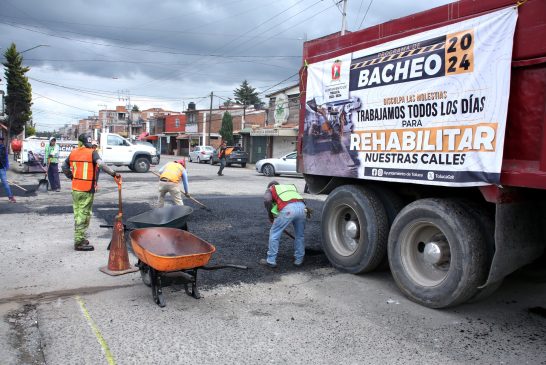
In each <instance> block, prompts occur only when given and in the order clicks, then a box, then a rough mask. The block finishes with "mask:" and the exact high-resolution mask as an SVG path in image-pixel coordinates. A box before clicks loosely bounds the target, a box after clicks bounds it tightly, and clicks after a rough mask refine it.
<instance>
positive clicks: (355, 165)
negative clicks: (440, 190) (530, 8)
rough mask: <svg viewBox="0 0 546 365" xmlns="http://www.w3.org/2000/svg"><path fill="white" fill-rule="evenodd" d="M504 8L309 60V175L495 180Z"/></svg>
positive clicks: (508, 37)
mask: <svg viewBox="0 0 546 365" xmlns="http://www.w3.org/2000/svg"><path fill="white" fill-rule="evenodd" d="M516 20H517V10H516V9H515V8H513V7H511V8H506V9H503V10H499V11H496V12H493V13H489V14H486V15H483V16H480V17H476V18H472V19H469V20H465V21H462V22H458V23H455V24H451V25H448V26H445V27H442V28H437V29H434V30H430V31H426V32H422V33H419V34H416V35H413V36H410V37H406V38H402V39H398V40H395V41H392V42H388V43H384V44H381V45H377V46H374V47H371V48H367V49H363V50H359V51H356V52H353V53H350V54H345V55H343V56H340V57H335V58H332V59H329V60H326V61H321V62H317V63H312V64H310V65H309V66H308V72H307V89H306V112H305V124H304V137H303V155H304V158H303V163H304V165H303V167H304V172H305V173H308V174H317V175H329V176H347V177H358V178H366V179H374V180H385V181H398V182H411V183H420V184H430V185H449V186H477V185H487V184H498V183H499V181H500V172H501V165H502V155H503V146H504V134H505V129H506V115H507V109H508V96H509V92H510V65H511V60H512V46H513V39H514V30H515V26H516Z"/></svg>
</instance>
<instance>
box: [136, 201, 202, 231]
mask: <svg viewBox="0 0 546 365" xmlns="http://www.w3.org/2000/svg"><path fill="white" fill-rule="evenodd" d="M192 212H193V209H192V208H191V207H188V206H186V205H173V206H169V207H165V208H155V209H151V210H148V211H146V212H144V213H141V214H139V215H135V216H134V217H131V218H129V219H127V226H128V227H129V228H146V227H171V228H180V229H184V230H187V219H188V217H189V216H190V214H191V213H192Z"/></svg>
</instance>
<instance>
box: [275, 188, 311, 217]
mask: <svg viewBox="0 0 546 365" xmlns="http://www.w3.org/2000/svg"><path fill="white" fill-rule="evenodd" d="M273 187H274V188H275V192H276V193H277V196H278V197H279V199H281V200H282V201H283V202H289V201H290V200H294V199H298V200H301V201H303V197H302V196H301V195H300V194H299V193H298V190H297V189H296V186H295V185H273ZM271 213H273V216H275V217H276V216H277V215H278V214H279V209H278V207H277V203H273V208H271Z"/></svg>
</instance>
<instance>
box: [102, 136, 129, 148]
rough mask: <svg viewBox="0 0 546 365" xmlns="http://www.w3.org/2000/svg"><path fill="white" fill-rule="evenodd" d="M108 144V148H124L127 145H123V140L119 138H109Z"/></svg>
mask: <svg viewBox="0 0 546 365" xmlns="http://www.w3.org/2000/svg"><path fill="white" fill-rule="evenodd" d="M106 144H107V145H108V146H123V145H124V144H125V143H123V139H122V138H120V137H118V136H108V139H107V140H106Z"/></svg>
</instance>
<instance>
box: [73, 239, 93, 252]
mask: <svg viewBox="0 0 546 365" xmlns="http://www.w3.org/2000/svg"><path fill="white" fill-rule="evenodd" d="M74 250H76V251H93V250H95V247H93V246H92V245H90V244H89V241H88V240H85V241H82V242H80V243H77V244H76V245H75V246H74Z"/></svg>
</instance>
